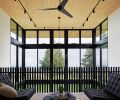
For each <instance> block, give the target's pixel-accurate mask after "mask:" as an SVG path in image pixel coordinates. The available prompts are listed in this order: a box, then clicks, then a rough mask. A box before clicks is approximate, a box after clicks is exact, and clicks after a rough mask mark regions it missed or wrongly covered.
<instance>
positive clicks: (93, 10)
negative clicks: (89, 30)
mask: <svg viewBox="0 0 120 100" xmlns="http://www.w3.org/2000/svg"><path fill="white" fill-rule="evenodd" d="M101 1H105V0H99V1H98V2H97V4H96V5H95V7H94V8H93V9H92V11H91V12H90V13H89V15H88V17H87V18H86V20H85V21H84V22H83V24H82V26H81V27H84V25H85V22H86V21H88V18H89V17H90V16H91V14H92V13H93V14H94V13H95V9H96V8H97V6H98V5H99V3H100V2H101Z"/></svg>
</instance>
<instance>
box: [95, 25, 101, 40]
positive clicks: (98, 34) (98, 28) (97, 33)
mask: <svg viewBox="0 0 120 100" xmlns="http://www.w3.org/2000/svg"><path fill="white" fill-rule="evenodd" d="M99 41H100V26H98V27H97V28H96V42H99Z"/></svg>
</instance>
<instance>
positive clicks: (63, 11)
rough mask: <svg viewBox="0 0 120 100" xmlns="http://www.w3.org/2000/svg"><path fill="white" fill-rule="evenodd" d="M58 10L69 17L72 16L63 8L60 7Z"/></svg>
mask: <svg viewBox="0 0 120 100" xmlns="http://www.w3.org/2000/svg"><path fill="white" fill-rule="evenodd" d="M59 11H60V12H62V13H64V14H65V15H67V16H69V17H71V18H72V17H73V16H72V15H71V14H70V13H69V12H68V11H67V10H65V9H62V10H59Z"/></svg>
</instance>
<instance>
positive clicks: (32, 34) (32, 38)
mask: <svg viewBox="0 0 120 100" xmlns="http://www.w3.org/2000/svg"><path fill="white" fill-rule="evenodd" d="M36 43H37V33H36V31H26V44H36Z"/></svg>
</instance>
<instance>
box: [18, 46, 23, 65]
mask: <svg viewBox="0 0 120 100" xmlns="http://www.w3.org/2000/svg"><path fill="white" fill-rule="evenodd" d="M18 51H19V52H18V54H19V55H18V57H19V58H18V60H19V62H18V64H19V65H18V66H19V67H22V48H18Z"/></svg>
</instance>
